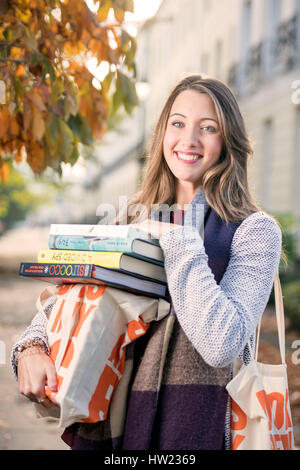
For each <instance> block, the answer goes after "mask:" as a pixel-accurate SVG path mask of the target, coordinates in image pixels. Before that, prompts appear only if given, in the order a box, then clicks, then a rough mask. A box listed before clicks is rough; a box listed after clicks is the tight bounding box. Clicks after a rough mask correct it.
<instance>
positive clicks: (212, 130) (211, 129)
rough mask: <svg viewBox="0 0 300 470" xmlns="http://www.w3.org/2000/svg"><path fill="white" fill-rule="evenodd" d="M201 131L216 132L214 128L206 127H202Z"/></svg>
mask: <svg viewBox="0 0 300 470" xmlns="http://www.w3.org/2000/svg"><path fill="white" fill-rule="evenodd" d="M201 130H202V131H206V132H216V128H215V127H214V126H204V127H201Z"/></svg>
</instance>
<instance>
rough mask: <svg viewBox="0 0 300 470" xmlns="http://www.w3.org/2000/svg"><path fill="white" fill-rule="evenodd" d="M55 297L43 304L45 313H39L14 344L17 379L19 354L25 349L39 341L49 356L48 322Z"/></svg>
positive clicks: (13, 352)
mask: <svg viewBox="0 0 300 470" xmlns="http://www.w3.org/2000/svg"><path fill="white" fill-rule="evenodd" d="M54 301H55V296H52V297H50V298H49V299H47V300H46V301H45V303H44V304H43V309H44V311H40V312H38V313H37V314H36V315H35V316H34V317H33V319H32V321H31V323H30V325H29V326H28V327H27V328H26V330H25V331H24V333H23V334H22V335H21V337H20V338H19V340H18V341H17V343H16V344H14V346H13V348H12V352H11V365H12V369H13V373H14V376H15V378H16V379H17V376H18V373H17V372H18V355H19V354H18V353H19V351H20V350H21V349H22V348H23V347H26V346H28V345H29V344H31V343H32V342H33V341H38V342H39V343H40V344H42V345H43V346H44V348H45V352H46V353H47V354H49V344H48V338H47V331H46V329H47V321H48V318H49V315H50V312H51V310H52V307H53V305H54Z"/></svg>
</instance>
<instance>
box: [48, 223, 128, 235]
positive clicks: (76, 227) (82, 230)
mask: <svg viewBox="0 0 300 470" xmlns="http://www.w3.org/2000/svg"><path fill="white" fill-rule="evenodd" d="M128 230H129V227H128V225H82V224H51V225H50V235H79V236H81V235H82V236H90V237H91V236H105V237H124V238H126V237H127V236H128Z"/></svg>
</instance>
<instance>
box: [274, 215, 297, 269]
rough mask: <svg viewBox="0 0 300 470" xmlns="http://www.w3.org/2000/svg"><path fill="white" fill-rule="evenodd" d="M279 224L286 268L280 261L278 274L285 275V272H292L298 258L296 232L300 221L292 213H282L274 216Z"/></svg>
mask: <svg viewBox="0 0 300 470" xmlns="http://www.w3.org/2000/svg"><path fill="white" fill-rule="evenodd" d="M274 216H275V218H276V219H277V221H278V222H279V224H280V226H281V230H282V248H283V250H284V253H285V255H286V258H287V259H286V261H287V266H285V263H284V262H283V261H281V264H280V272H281V274H283V275H284V274H285V273H286V272H287V271H293V269H294V268H295V263H296V260H297V257H298V254H297V238H296V230H297V228H298V227H299V223H300V221H299V220H298V218H297V217H296V216H295V215H294V214H293V213H292V212H282V213H279V214H275V215H274Z"/></svg>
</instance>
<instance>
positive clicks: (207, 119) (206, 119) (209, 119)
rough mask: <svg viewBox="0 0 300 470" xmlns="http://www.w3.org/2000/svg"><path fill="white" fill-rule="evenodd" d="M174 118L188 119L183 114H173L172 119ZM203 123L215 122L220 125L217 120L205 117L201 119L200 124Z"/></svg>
mask: <svg viewBox="0 0 300 470" xmlns="http://www.w3.org/2000/svg"><path fill="white" fill-rule="evenodd" d="M173 116H181V117H183V118H186V116H185V115H184V114H181V113H173V114H171V116H170V118H171V117H173ZM202 121H214V122H216V123H217V124H219V123H218V121H217V120H216V119H214V118H211V117H203V118H201V119H200V122H202Z"/></svg>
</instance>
